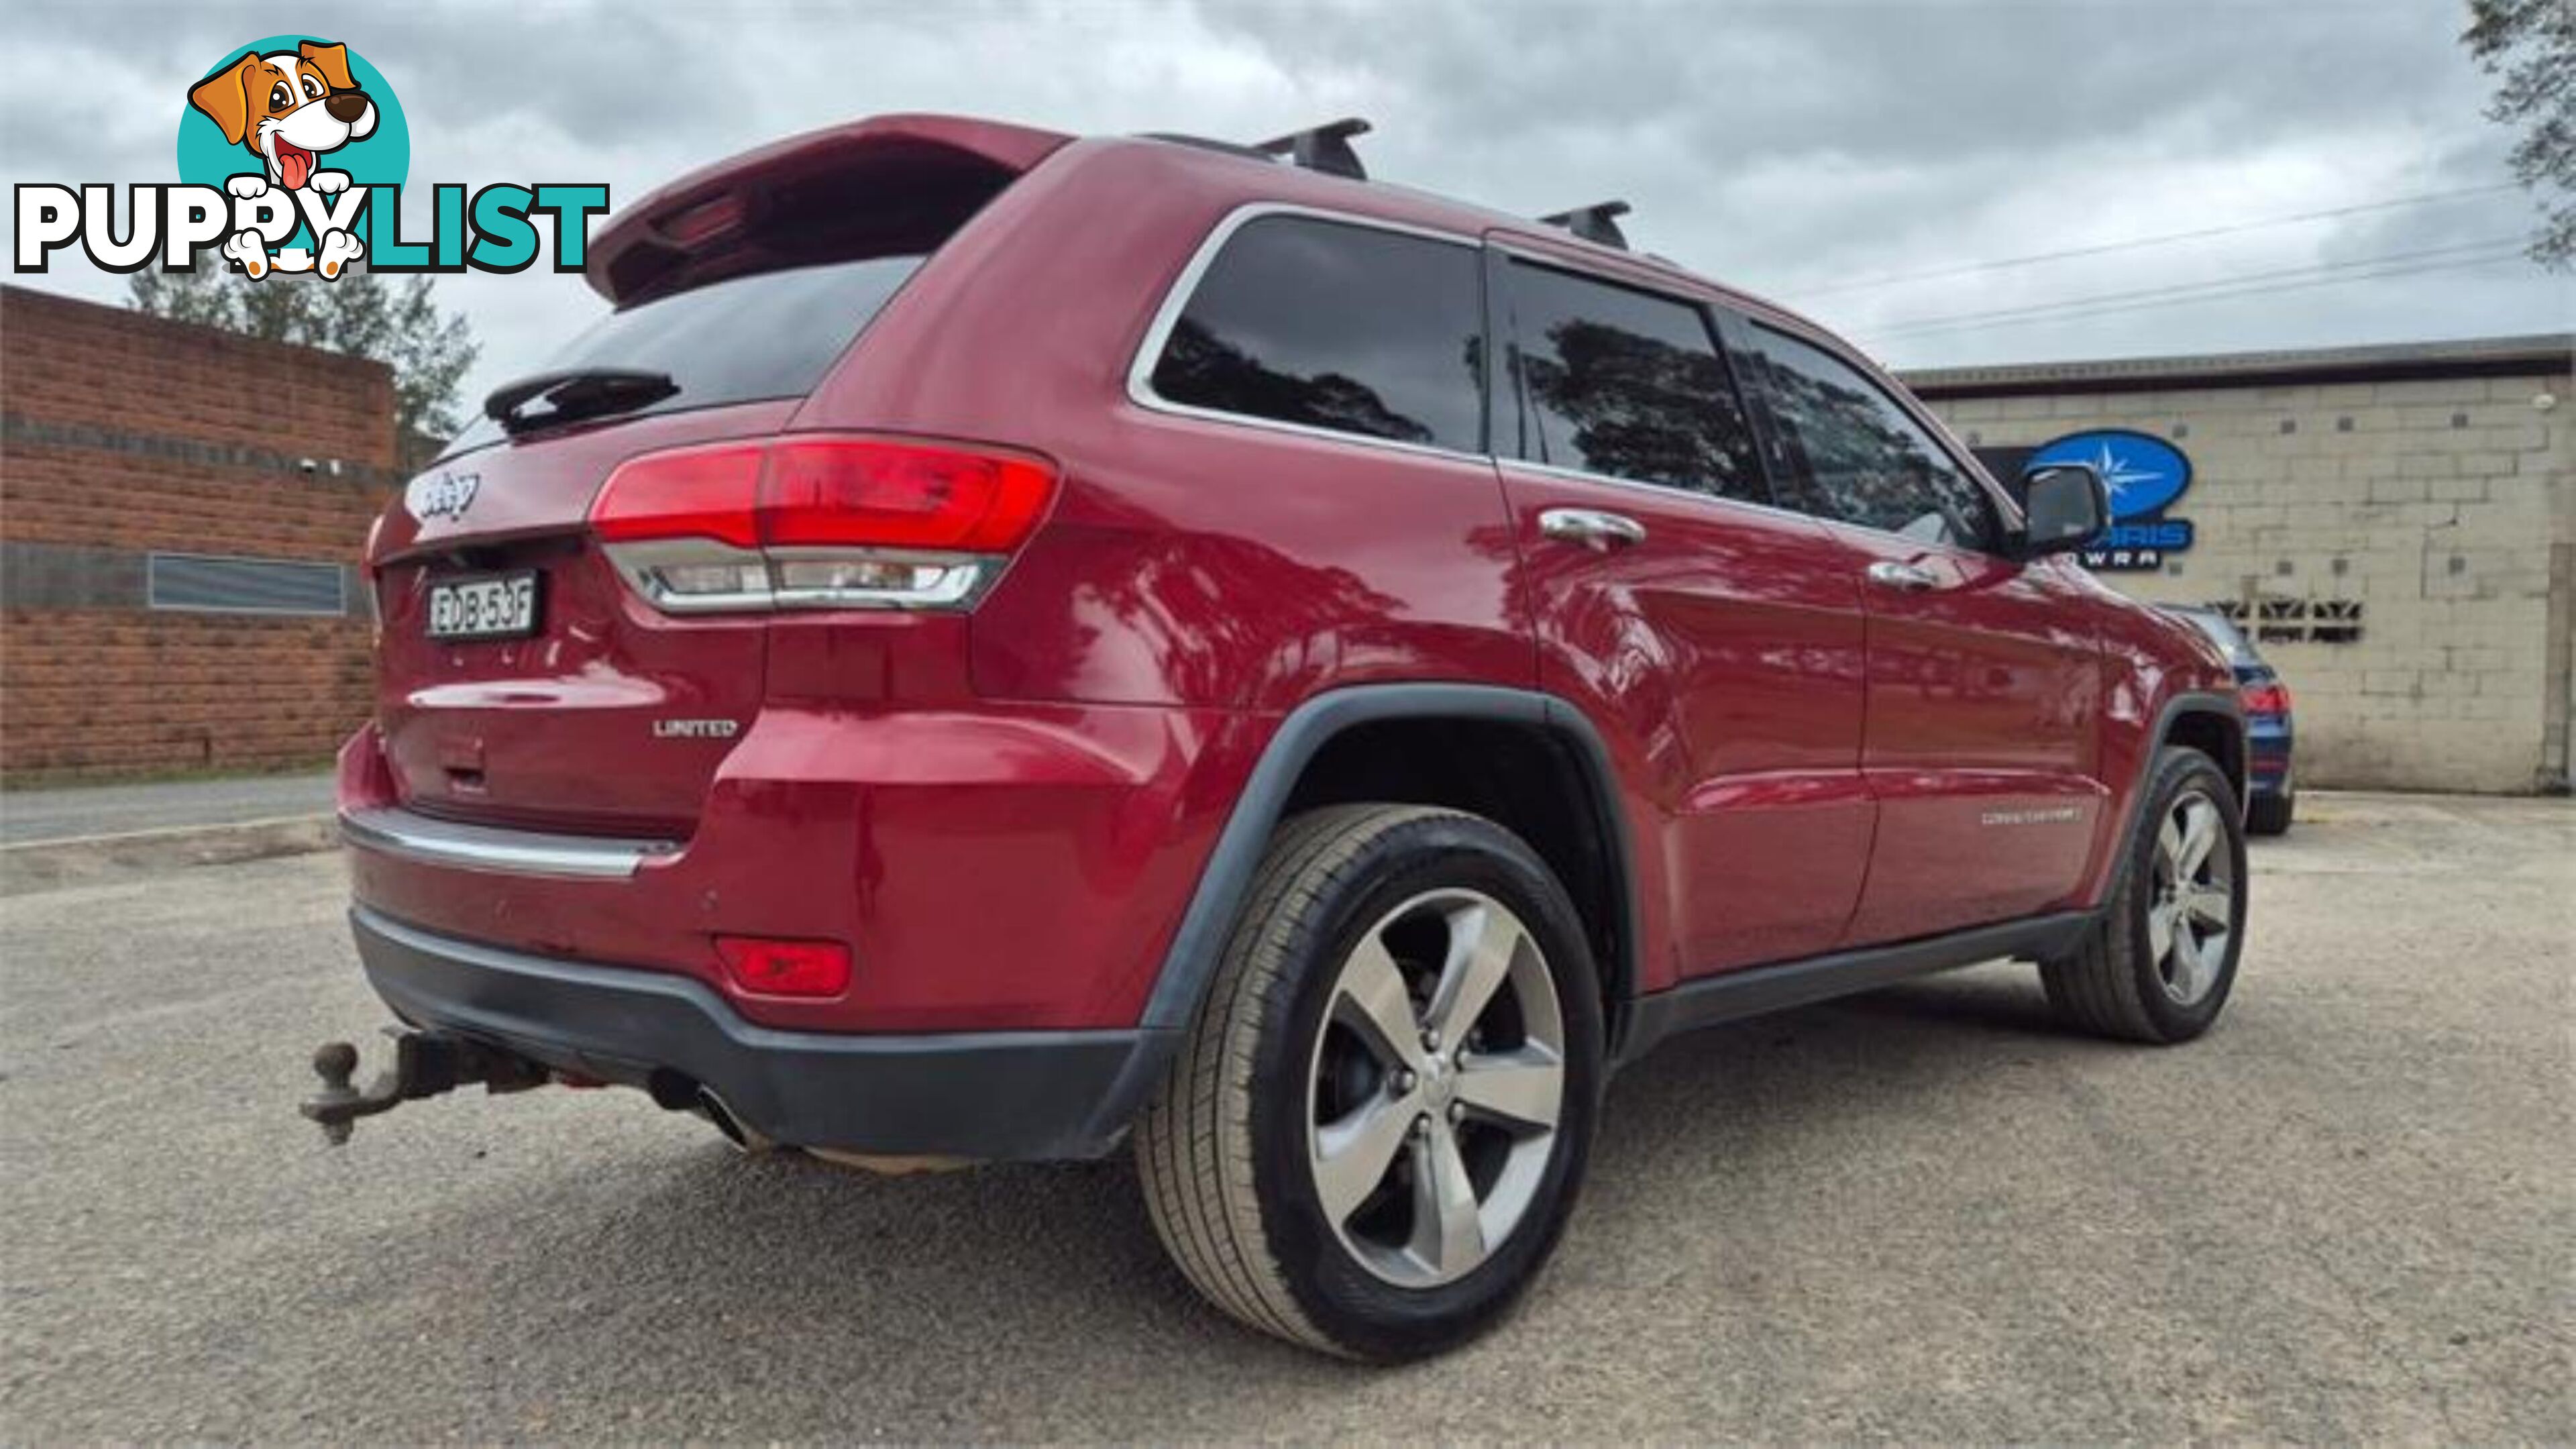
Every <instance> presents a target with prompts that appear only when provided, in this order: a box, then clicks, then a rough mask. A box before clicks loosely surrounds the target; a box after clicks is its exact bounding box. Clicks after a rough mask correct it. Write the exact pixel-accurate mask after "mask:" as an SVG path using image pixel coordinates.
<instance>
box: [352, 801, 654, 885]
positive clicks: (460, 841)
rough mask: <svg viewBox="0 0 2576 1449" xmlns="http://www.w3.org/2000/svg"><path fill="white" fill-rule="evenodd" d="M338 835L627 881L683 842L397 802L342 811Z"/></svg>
mask: <svg viewBox="0 0 2576 1449" xmlns="http://www.w3.org/2000/svg"><path fill="white" fill-rule="evenodd" d="M340 836H341V838H342V839H344V840H346V841H347V842H348V843H349V844H350V845H352V846H355V847H357V848H358V849H360V850H372V851H375V852H377V853H379V854H383V855H391V856H396V857H399V858H401V859H403V860H414V861H419V862H421V863H422V864H425V865H444V866H453V867H455V868H457V869H460V870H480V871H489V872H492V873H494V874H499V875H542V876H559V877H564V878H568V879H574V880H624V879H627V878H628V877H631V876H633V875H634V874H635V872H636V871H637V870H639V869H641V868H642V867H643V864H644V862H645V861H646V860H648V859H651V858H654V857H657V856H664V855H671V854H674V853H676V852H677V851H678V850H679V848H680V846H679V842H677V841H671V840H607V839H601V838H599V837H597V836H589V835H553V834H547V833H544V832H541V831H533V830H504V829H500V828H498V827H495V826H489V825H466V824H462V823H459V822H457V821H453V820H439V819H435V818H433V817H431V816H427V815H421V814H417V813H415V812H413V811H410V810H405V809H402V808H401V807H399V806H378V807H374V808H370V809H365V810H348V811H343V812H341V815H340Z"/></svg>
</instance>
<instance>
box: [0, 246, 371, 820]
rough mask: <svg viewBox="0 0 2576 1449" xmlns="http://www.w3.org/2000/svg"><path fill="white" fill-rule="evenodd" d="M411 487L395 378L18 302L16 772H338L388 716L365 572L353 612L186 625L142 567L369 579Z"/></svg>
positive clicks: (4, 614)
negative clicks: (374, 686) (249, 565)
mask: <svg viewBox="0 0 2576 1449" xmlns="http://www.w3.org/2000/svg"><path fill="white" fill-rule="evenodd" d="M308 461H309V467H308ZM397 486H398V475H397V473H396V471H395V452H394V427H393V381H392V374H391V372H390V370H389V369H387V368H386V367H385V366H384V365H383V364H381V363H374V362H365V361H360V360H357V359H353V358H349V357H344V356H341V355H339V354H337V353H330V352H323V351H319V350H316V349H313V348H307V347H298V346H292V345H289V344H285V343H276V342H263V341H259V340H257V339H254V338H247V337H241V336H237V335H234V334H231V333H226V332H221V331H217V330H215V329H212V328H205V327H195V326H188V325H184V324H180V323H173V322H168V321H163V320H160V319H156V318H150V317H145V316H142V315H140V314H138V313H134V312H130V311H125V310H121V309H118V308H113V307H102V306H98V305H95V304H92V303H87V302H80V301H75V300H72V299H69V298H64V297H56V296H52V295H49V294H46V293H41V292H32V291H27V290H25V289H22V288H15V287H10V288H0V548H5V550H6V553H5V559H0V562H5V565H6V571H5V573H4V574H0V774H5V775H8V776H12V777H23V776H26V775H30V774H35V775H42V776H47V777H52V776H65V775H69V776H108V775H121V774H133V773H140V772H153V771H164V770H186V769H207V768H213V769H223V768H244V769H248V768H264V767H270V766H279V765H289V764H295V763H299V762H309V761H318V760H320V759H323V758H325V757H327V756H328V755H329V754H330V752H331V751H332V749H333V748H335V747H336V746H337V744H338V742H339V741H340V739H341V738H343V737H344V736H345V735H346V734H347V733H348V731H349V730H350V729H352V728H354V727H355V726H356V724H357V722H358V721H359V720H361V719H363V718H364V717H365V715H366V713H367V710H368V707H369V698H368V679H369V672H368V638H369V630H370V627H371V626H370V623H369V621H368V618H367V615H366V611H365V600H364V594H363V591H362V590H360V589H359V588H357V587H356V586H355V584H354V581H352V582H351V583H350V584H349V585H348V586H347V587H346V588H345V590H344V592H345V594H346V597H347V599H348V600H349V607H348V610H347V611H346V612H344V613H343V614H341V615H338V616H333V617H314V616H299V617H279V616H265V615H258V614H241V613H198V612H182V611H175V610H168V609H154V608H152V607H150V606H149V601H148V599H147V597H146V596H145V594H144V590H143V579H144V576H145V571H144V567H143V564H144V560H145V559H146V558H148V556H149V555H150V554H151V553H153V552H155V551H168V552H183V553H197V554H214V555H223V556H227V557H241V558H255V559H275V560H299V561H316V562H327V563H332V564H339V565H343V566H353V565H354V564H355V562H356V559H357V555H358V551H359V548H360V547H361V545H362V543H363V541H364V539H365V536H366V529H367V524H368V522H369V520H370V519H372V518H373V517H374V516H375V514H376V513H377V512H379V511H380V510H382V509H383V508H384V506H385V505H386V503H387V502H388V501H389V500H390V499H391V497H392V496H393V493H394V490H395V488H396V487H397Z"/></svg>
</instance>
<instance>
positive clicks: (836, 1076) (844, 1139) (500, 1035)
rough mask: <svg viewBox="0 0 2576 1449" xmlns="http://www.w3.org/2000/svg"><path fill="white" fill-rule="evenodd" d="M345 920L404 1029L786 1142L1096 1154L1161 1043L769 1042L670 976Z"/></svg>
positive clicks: (1028, 1034) (1005, 1036)
mask: <svg viewBox="0 0 2576 1449" xmlns="http://www.w3.org/2000/svg"><path fill="white" fill-rule="evenodd" d="M349 919H350V926H351V929H352V930H353V932H354V933H355V934H356V936H357V943H358V954H359V957H360V958H361V959H362V960H363V961H364V962H365V965H366V971H367V979H368V981H369V983H370V984H372V985H373V986H374V987H375V989H376V994H377V995H378V996H381V997H383V998H384V1001H385V1004H386V1005H387V1006H390V1007H392V1008H393V1010H394V1012H395V1014H396V1015H398V1016H400V1017H402V1018H403V1019H404V1020H405V1021H408V1022H410V1023H411V1024H413V1025H414V1026H420V1027H435V1028H440V1029H443V1030H446V1031H450V1032H454V1033H456V1034H457V1035H460V1036H465V1037H470V1038H473V1039H475V1040H478V1041H484V1042H489V1043H492V1044H494V1045H498V1046H502V1047H505V1048H507V1049H509V1050H511V1051H513V1052H516V1053H518V1054H519V1055H522V1056H525V1057H528V1058H530V1059H532V1060H535V1061H538V1062H542V1063H544V1064H546V1065H547V1066H550V1067H554V1068H557V1069H559V1070H563V1071H569V1072H577V1073H580V1074H583V1075H587V1076H591V1077H596V1078H598V1079H600V1080H602V1081H610V1082H619V1083H624V1084H626V1085H630V1086H644V1085H646V1084H647V1083H649V1082H650V1081H652V1079H653V1078H654V1076H655V1074H656V1073H674V1074H677V1075H678V1076H680V1077H683V1078H686V1079H687V1081H688V1082H689V1083H692V1084H695V1085H698V1086H703V1087H705V1088H706V1089H707V1090H709V1091H711V1092H713V1093H714V1094H715V1095H716V1097H717V1098H718V1099H719V1100H721V1101H722V1102H723V1104H724V1107H725V1110H726V1111H728V1112H729V1113H731V1114H732V1115H733V1116H734V1117H735V1118H736V1119H738V1120H739V1121H740V1122H742V1123H743V1124H744V1125H745V1126H748V1127H750V1128H752V1129H753V1130H755V1131H757V1132H759V1133H761V1134H763V1135H764V1136H767V1137H771V1138H774V1139H776V1140H777V1141H780V1142H784V1143H790V1144H793V1145H796V1146H800V1147H825V1148H834V1149H839V1150H842V1151H848V1152H867V1153H884V1154H899V1155H915V1154H918V1155H924V1156H944V1157H963V1158H973V1159H978V1160H987V1161H994V1160H1017V1161H1037V1160H1050V1159H1062V1158H1083V1157H1097V1156H1100V1155H1102V1154H1104V1153H1106V1152H1108V1151H1109V1150H1110V1149H1112V1148H1113V1147H1115V1146H1116V1145H1117V1143H1118V1141H1119V1140H1120V1138H1121V1137H1122V1136H1123V1135H1124V1134H1125V1131H1126V1128H1127V1124H1128V1122H1129V1121H1130V1120H1131V1119H1132V1118H1133V1117H1134V1116H1135V1114H1136V1112H1137V1110H1138V1109H1139V1108H1141V1107H1142V1105H1143V1104H1144V1101H1145V1098H1146V1096H1147V1095H1148V1094H1149V1093H1150V1092H1151V1091H1152V1089H1153V1087H1154V1085H1155V1082H1156V1081H1157V1079H1158V1078H1159V1077H1160V1075H1161V1072H1162V1068H1163V1064H1164V1063H1165V1061H1166V1060H1168V1057H1169V1053H1170V1049H1171V1047H1172V1046H1173V1045H1174V1043H1173V1041H1172V1039H1171V1034H1170V1033H1168V1032H1158V1031H1145V1030H1110V1031H1004V1032H947V1033H924V1034H907V1035H854V1034H845V1033H832V1032H804V1031H782V1030H779V1029H777V1028H773V1027H765V1026H761V1025H758V1024H757V1023H754V1022H750V1021H746V1020H744V1019H743V1018H742V1017H741V1016H740V1015H738V1014H737V1013H736V1012H735V1011H734V1010H733V1008H732V1007H730V1006H728V1005H727V1004H726V1003H725V1001H724V1000H723V999H722V998H721V997H719V996H718V995H717V994H716V993H715V992H714V991H713V990H711V989H710V988H708V987H707V986H706V985H705V984H704V983H702V982H699V981H696V980H693V979H691V978H689V977H685V976H680V975H676V974H674V973H671V972H667V971H636V970H629V969H624V968H620V967H614V966H600V965H593V964H589V963H586V962H576V961H564V960H557V959H553V958H548V957H541V956H531V955H524V954H521V953H518V952H514V951H508V950H503V949H500V948H497V947H492V946H486V945H482V944H479V943H476V942H471V941H463V940H458V939H456V938H454V937H450V936H442V935H437V934H433V933H431V932H428V931H423V930H419V929H416V928H414V927H411V926H407V925H403V924H401V923H400V922H397V921H395V920H393V919H391V918H389V917H387V916H384V915H382V914H380V913H378V912H375V911H371V910H369V909H367V908H366V907H364V906H360V907H358V908H356V909H355V910H352V911H351V912H350V917H349ZM666 1085H667V1084H666Z"/></svg>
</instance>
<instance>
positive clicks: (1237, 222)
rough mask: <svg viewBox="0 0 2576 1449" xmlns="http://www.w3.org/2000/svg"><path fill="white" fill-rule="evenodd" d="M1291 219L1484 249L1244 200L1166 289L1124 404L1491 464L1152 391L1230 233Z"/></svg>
mask: <svg viewBox="0 0 2576 1449" xmlns="http://www.w3.org/2000/svg"><path fill="white" fill-rule="evenodd" d="M1273 216H1293V217H1303V218H1305V219H1307V220H1310V221H1322V222H1331V223H1334V224H1337V225H1342V226H1356V227H1364V228H1367V229H1369V230H1372V231H1384V232H1393V233H1395V234H1396V235H1398V236H1410V237H1419V238H1421V239H1422V240H1424V241H1434V242H1444V243H1447V244H1448V245H1450V246H1456V247H1464V248H1466V249H1467V251H1468V252H1469V253H1470V254H1474V253H1477V252H1480V251H1482V250H1483V247H1484V243H1483V241H1482V240H1481V239H1480V238H1477V237H1472V236H1468V235H1466V234H1465V233H1463V232H1454V231H1442V230H1439V229H1437V228H1435V227H1427V226H1415V225H1413V224H1411V223H1409V222H1401V221H1387V220H1384V219H1382V218H1379V217H1374V216H1363V215H1360V214H1358V213H1355V212H1347V211H1334V210H1330V209H1328V208H1325V207H1320V206H1302V205H1298V204H1296V203H1293V202H1285V201H1248V202H1245V203H1244V204H1243V205H1241V206H1238V207H1236V208H1235V209H1234V210H1232V211H1229V212H1227V213H1226V214H1225V215H1224V216H1223V217H1220V218H1219V219H1218V220H1217V224H1216V225H1215V226H1214V227H1212V228H1210V229H1209V231H1208V234H1207V236H1206V237H1205V238H1204V239H1202V240H1201V241H1200V242H1199V245H1198V250H1196V251H1194V252H1192V253H1191V254H1190V259H1189V261H1188V263H1187V264H1185V265H1184V266H1183V267H1182V268H1181V273H1180V275H1179V276H1177V277H1175V278H1173V279H1172V285H1171V286H1170V287H1169V288H1167V289H1165V291H1164V293H1163V300H1162V302H1161V303H1160V304H1159V305H1157V306H1156V307H1155V309H1154V320H1153V322H1152V323H1151V324H1150V325H1148V326H1147V327H1146V329H1145V340H1144V341H1143V342H1142V343H1140V344H1139V345H1138V346H1137V348H1136V354H1135V356H1134V357H1132V358H1130V359H1129V360H1128V363H1127V400H1128V401H1129V402H1132V403H1134V404H1135V405H1136V406H1138V407H1140V408H1144V409H1146V410H1147V411H1149V412H1157V413H1165V414H1169V415H1171V416H1174V417H1183V418H1197V419H1200V420H1201V421H1204V422H1212V423H1225V424H1228V425H1231V426H1235V427H1246V428H1260V429H1262V430H1264V431H1267V432H1273V433H1285V434H1287V435H1289V436H1291V437H1299V438H1314V439H1317V440H1320V441H1323V442H1328V443H1351V444H1356V445H1358V446H1360V447H1364V448H1383V449H1386V450H1388V451H1390V452H1398V453H1410V454H1413V455H1415V456H1417V457H1432V458H1451V459H1456V460H1459V461H1463V462H1469V463H1487V462H1491V461H1493V455H1492V454H1490V453H1481V452H1467V451H1464V450H1461V449H1458V448H1451V447H1444V446H1442V445H1440V444H1437V443H1408V442H1406V441H1404V440H1403V439H1401V438H1377V437H1371V436H1370V435H1368V434H1367V433H1346V432H1342V431H1339V430H1337V429H1334V428H1319V427H1315V426H1313V425H1312V424H1309V423H1292V422H1287V421H1284V420H1282V419H1279V418H1265V417H1261V416H1258V415H1257V414H1253V413H1235V412H1227V411H1225V410H1224V409H1222V408H1209V407H1200V406H1199V405H1197V404H1195V403H1185V402H1175V401H1173V400H1172V399H1170V398H1167V397H1165V396H1163V395H1162V394H1161V393H1158V392H1156V391H1154V365H1155V364H1156V363H1158V362H1161V361H1162V360H1163V348H1164V347H1165V346H1166V345H1167V344H1169V343H1170V341H1171V340H1172V329H1173V328H1175V327H1177V326H1179V325H1180V321H1181V313H1182V312H1183V311H1185V310H1187V309H1188V307H1189V304H1190V298H1191V297H1192V296H1193V295H1195V294H1196V293H1197V291H1198V288H1199V283H1200V282H1202V281H1204V280H1206V278H1207V273H1208V269H1209V268H1210V267H1212V266H1214V265H1216V259H1217V254H1218V253H1219V252H1221V251H1223V250H1224V249H1225V244H1226V243H1227V242H1228V241H1231V240H1233V238H1234V234H1235V233H1236V232H1238V231H1241V230H1243V228H1244V227H1246V226H1248V225H1250V224H1251V223H1253V222H1256V221H1260V220H1262V219H1263V218H1266V217H1273Z"/></svg>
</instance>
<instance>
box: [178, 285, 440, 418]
mask: <svg viewBox="0 0 2576 1449" xmlns="http://www.w3.org/2000/svg"><path fill="white" fill-rule="evenodd" d="M132 300H133V303H134V306H135V308H136V309H137V310H139V311H144V312H150V313H152V314H153V315H155V316H160V317H170V318H175V319H177V320H179V321H182V322H201V323H205V324H207V325H208V326H213V327H221V328H225V329H227V330H229V331H233V332H245V333H248V334H250V335H251V336H253V337H265V338H268V339H269V340H271V341H275V342H301V343H304V344H306V345H308V346H312V347H327V348H329V349H330V350H332V351H334V352H345V353H348V354H349V355H350V356H353V357H366V358H372V359H374V360H376V361H378V362H383V363H389V364H391V365H392V367H393V370H394V423H395V426H396V428H397V429H398V432H397V434H396V436H397V437H398V438H400V439H404V440H408V439H410V438H412V437H414V436H416V435H417V436H427V437H433V438H438V439H441V440H444V439H447V438H450V437H453V436H455V434H456V431H457V429H458V427H459V426H460V421H459V419H458V417H457V415H456V385H457V384H458V383H460V382H462V381H464V378H465V370H466V369H467V368H469V367H472V366H473V365H474V358H475V354H476V353H477V352H478V351H480V349H479V348H477V347H476V346H475V343H474V340H473V337H472V335H471V334H470V333H469V332H468V331H467V330H466V326H465V318H464V317H463V315H461V314H459V313H454V312H447V313H442V312H441V311H439V308H438V302H437V299H436V298H435V297H434V296H432V294H431V290H430V279H429V278H427V277H423V276H411V277H403V278H399V279H394V280H388V279H386V278H384V277H379V276H376V275H374V274H373V273H371V272H369V271H368V270H367V269H366V267H365V266H364V265H362V264H359V265H352V266H351V267H350V268H349V270H347V271H346V272H343V273H341V274H340V276H339V278H338V279H337V280H334V281H327V282H326V281H322V280H320V279H318V278H313V277H303V276H272V277H269V278H266V279H264V280H262V281H257V282H253V281H251V280H249V279H247V278H245V277H241V276H237V275H235V274H233V273H231V272H230V271H228V270H225V269H222V268H220V267H217V266H211V265H209V266H201V267H200V269H199V270H197V271H194V272H167V273H165V272H162V271H159V270H157V269H153V268H146V269H145V270H143V271H140V272H136V273H135V274H134V280H133V283H132Z"/></svg>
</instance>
